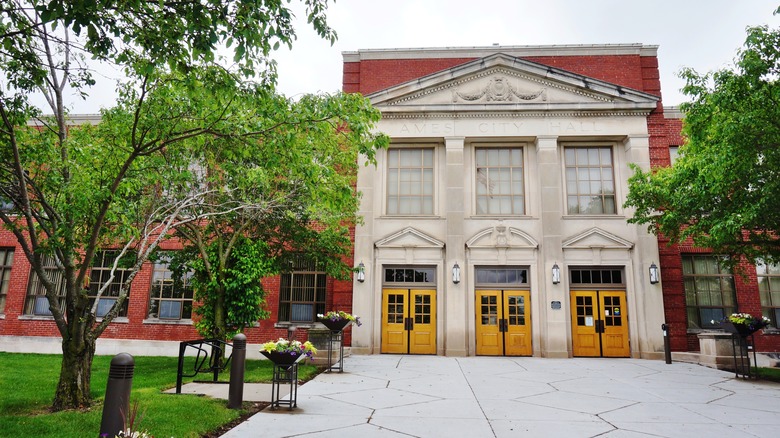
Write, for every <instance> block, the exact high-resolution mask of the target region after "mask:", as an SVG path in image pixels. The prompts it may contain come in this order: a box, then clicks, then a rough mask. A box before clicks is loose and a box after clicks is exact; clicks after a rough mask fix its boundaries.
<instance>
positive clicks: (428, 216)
mask: <svg viewBox="0 0 780 438" xmlns="http://www.w3.org/2000/svg"><path fill="white" fill-rule="evenodd" d="M378 219H430V220H444V218H443V217H441V216H439V215H435V214H385V215H381V216H379V218H378Z"/></svg>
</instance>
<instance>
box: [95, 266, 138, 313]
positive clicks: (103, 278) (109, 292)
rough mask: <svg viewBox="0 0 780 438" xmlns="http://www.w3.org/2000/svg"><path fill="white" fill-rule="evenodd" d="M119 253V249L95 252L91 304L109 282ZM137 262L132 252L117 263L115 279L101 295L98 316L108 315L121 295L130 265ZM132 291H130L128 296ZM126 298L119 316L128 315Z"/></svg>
mask: <svg viewBox="0 0 780 438" xmlns="http://www.w3.org/2000/svg"><path fill="white" fill-rule="evenodd" d="M118 255H119V251H99V252H98V253H97V254H95V258H94V260H93V261H92V269H91V271H90V276H89V299H90V305H92V304H93V303H94V302H95V300H96V299H97V294H98V291H99V290H100V288H101V287H102V286H103V285H104V284H105V283H107V282H108V279H109V278H110V277H111V269H112V268H113V266H114V260H116V258H117V256H118ZM134 262H135V256H134V255H132V254H126V255H125V256H124V257H123V258H122V259H121V260H119V264H118V265H117V268H116V271H115V272H114V279H113V280H112V281H111V283H110V284H109V286H108V288H107V289H106V291H105V292H103V295H102V296H101V297H100V301H99V302H98V306H97V317H98V318H102V317H104V316H106V314H107V313H108V311H109V310H111V307H113V305H114V303H115V302H116V300H117V297H119V292H120V290H121V289H122V286H123V285H124V284H125V281H126V280H127V277H128V276H129V275H130V269H129V268H130V267H131V266H132V265H133V263H134ZM129 296H130V292H129V291H128V298H129ZM128 301H129V299H128V300H126V301H125V302H124V304H123V305H122V308H121V309H119V313H118V316H127V302H128Z"/></svg>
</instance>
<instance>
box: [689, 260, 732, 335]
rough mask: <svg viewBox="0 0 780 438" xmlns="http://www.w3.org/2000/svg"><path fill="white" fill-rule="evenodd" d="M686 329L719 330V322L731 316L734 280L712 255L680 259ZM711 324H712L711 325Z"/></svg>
mask: <svg viewBox="0 0 780 438" xmlns="http://www.w3.org/2000/svg"><path fill="white" fill-rule="evenodd" d="M682 262H683V280H684V281H685V305H686V308H687V311H688V328H718V327H719V326H718V323H717V322H718V321H719V320H721V319H723V317H725V316H726V315H730V314H732V313H734V308H735V303H736V300H735V295H734V292H735V291H734V277H733V276H732V275H731V271H729V270H728V269H726V268H724V267H721V266H719V265H718V257H717V256H711V255H688V256H683V258H682ZM712 321H715V323H713V322H712Z"/></svg>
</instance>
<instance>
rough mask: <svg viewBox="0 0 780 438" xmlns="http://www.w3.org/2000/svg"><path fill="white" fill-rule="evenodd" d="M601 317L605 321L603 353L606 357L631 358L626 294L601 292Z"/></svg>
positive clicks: (602, 340) (602, 334)
mask: <svg viewBox="0 0 780 438" xmlns="http://www.w3.org/2000/svg"><path fill="white" fill-rule="evenodd" d="M599 304H600V306H599V307H600V310H601V317H602V319H603V320H604V326H603V332H602V333H601V351H602V353H601V354H602V355H603V356H605V357H629V356H631V348H630V347H629V343H628V315H627V314H626V307H627V306H626V293H625V292H612V291H609V292H605V291H601V292H599Z"/></svg>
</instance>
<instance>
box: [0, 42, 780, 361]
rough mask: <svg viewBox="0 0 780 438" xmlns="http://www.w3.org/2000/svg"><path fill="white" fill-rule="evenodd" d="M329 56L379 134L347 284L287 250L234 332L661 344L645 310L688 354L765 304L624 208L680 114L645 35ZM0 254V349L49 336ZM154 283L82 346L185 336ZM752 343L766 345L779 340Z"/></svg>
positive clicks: (408, 342)
mask: <svg viewBox="0 0 780 438" xmlns="http://www.w3.org/2000/svg"><path fill="white" fill-rule="evenodd" d="M343 56H344V76H343V89H344V91H346V92H360V93H362V94H364V95H366V96H368V97H369V98H370V99H371V100H372V102H373V103H374V105H375V106H376V107H377V108H379V109H380V110H381V111H382V113H383V119H382V121H381V122H380V125H379V129H380V130H382V131H383V132H385V133H387V134H388V135H390V136H391V138H392V139H393V142H392V144H391V146H390V148H388V150H386V151H381V152H380V154H379V155H378V165H377V166H376V167H373V166H368V167H365V166H362V167H361V168H360V171H359V174H358V190H360V191H361V192H362V193H363V198H362V204H361V212H360V214H361V215H362V216H363V217H364V223H363V224H362V225H360V226H358V227H357V229H356V230H354V241H355V250H354V265H355V266H358V265H360V266H362V267H363V274H364V279H363V281H358V280H354V281H336V280H334V279H331V278H325V277H324V276H323V275H322V274H320V273H318V272H316V269H312V268H311V267H307V266H303V265H302V266H300V267H298V268H297V270H296V271H295V272H293V273H291V274H285V275H283V276H280V277H276V278H269V279H266V280H264V282H263V283H264V286H265V288H266V290H267V292H268V295H267V302H268V310H269V311H270V312H271V318H270V319H269V320H265V321H260V322H259V323H258V325H257V326H256V327H253V328H250V329H248V331H247V335H248V340H249V342H250V343H252V344H254V343H260V342H263V341H265V340H267V339H272V338H275V337H279V336H283V335H284V334H285V333H286V331H287V328H288V327H290V326H296V327H299V328H302V329H307V328H312V327H317V324H316V323H314V322H313V321H311V319H312V318H311V317H310V315H312V314H313V313H315V314H316V313H317V310H322V311H324V310H330V309H335V308H337V309H345V310H350V309H351V310H352V311H353V313H355V314H357V315H360V316H361V319H362V321H363V322H364V325H363V327H361V328H360V329H357V330H355V329H352V336H353V337H352V339H350V338H349V336H348V338H347V341H348V343H349V342H350V340H351V345H352V350H353V351H354V352H356V353H363V354H374V353H401V354H442V355H455V356H466V355H521V356H522V355H535V356H544V357H571V356H608V357H642V358H660V357H663V339H662V332H661V329H660V325H661V323H663V322H667V323H669V324H670V325H671V340H672V347H673V350H675V351H691V350H697V349H698V341H697V338H696V334H697V333H698V332H700V331H702V330H708V329H711V328H712V327H710V326H708V324H707V321H709V319H708V318H709V317H710V316H712V317H715V316H717V315H718V314H719V312H720V313H724V314H725V313H730V312H731V311H734V310H739V311H743V312H750V313H753V314H759V313H761V312H762V311H764V312H766V313H772V314H773V315H776V314H777V313H780V312H778V310H777V309H778V308H780V297H778V294H779V293H780V275H778V271H777V270H776V269H769V268H766V267H758V271H757V270H756V268H755V267H749V266H748V267H747V272H752V273H753V274H751V275H748V276H747V277H744V278H743V277H739V276H735V275H732V274H730V273H724V272H714V271H713V269H716V268H713V267H712V260H713V259H712V258H711V254H710V253H709V252H708V251H706V250H701V249H697V248H692V247H690V246H684V245H680V246H672V247H669V246H667V245H666V242H664V241H663V240H660V241H659V239H657V238H656V237H655V236H654V235H652V234H648V233H647V231H646V229H645V228H644V227H638V226H634V225H630V224H628V223H627V222H626V219H627V218H628V217H630V216H631V211H629V210H626V209H624V208H623V206H622V205H623V202H624V200H625V197H626V194H627V190H628V188H627V179H628V177H629V176H630V175H631V170H630V168H629V163H635V164H637V165H639V166H640V167H642V168H645V169H648V168H650V167H651V166H660V165H668V164H669V163H670V162H671V160H672V159H673V157H674V156H675V154H676V148H677V147H678V146H680V145H681V144H682V143H683V141H682V138H681V136H680V127H681V123H680V122H681V120H680V115H679V113H678V112H677V111H675V110H674V109H669V108H666V109H665V108H664V107H663V105H662V101H661V87H660V81H659V72H658V59H657V47H656V46H647V45H641V44H626V45H572V46H513V47H507V46H491V47H472V48H446V49H387V50H361V51H357V52H345V53H344V55H343ZM167 245H168V246H167V247H166V248H165V249H168V250H175V249H176V246H175V244H173V243H168V244H167ZM109 259H110V253H106V254H105V257H103V258H101V260H109ZM654 266H657V267H658V268H660V282H658V281H656V280H655V279H652V278H651V276H650V269H651V267H654ZM0 269H1V270H2V271H0V280H2V282H3V283H2V289H0V349H4V350H11V351H22V350H26V351H29V350H39V351H52V352H57V351H59V345H58V342H59V341H58V338H57V332H56V328H55V326H54V324H53V322H52V321H51V317H50V316H47V315H46V309H45V308H44V306H37V305H36V300H37V299H38V298H37V296H38V295H37V294H38V293H39V292H38V289H37V286H36V280H35V278H34V275H30V272H29V264H28V262H27V260H26V259H25V257H24V256H23V254H22V252H21V250H19V249H18V248H17V246H16V241H15V239H14V238H13V236H12V235H10V234H9V233H7V232H6V231H0ZM95 269H96V271H99V270H100V266H96V268H95ZM751 269H752V271H751ZM756 272H758V274H760V275H756ZM93 278H99V277H98V276H97V274H93ZM299 280H301V281H299ZM759 282H760V283H761V285H762V286H761V291H762V292H761V293H759ZM172 283H174V282H173V279H171V278H170V273H169V271H167V270H166V266H165V265H164V263H160V264H157V265H154V264H152V263H147V264H146V265H145V266H144V268H143V271H142V272H141V273H140V275H138V276H137V277H136V279H135V280H134V282H133V285H132V288H131V293H130V299H129V304H128V307H127V310H126V313H125V314H124V315H123V316H122V317H121V318H119V319H118V320H117V321H116V322H115V323H114V324H112V326H111V327H110V328H109V329H108V330H106V332H105V334H104V335H103V336H102V337H101V338H100V340H99V341H98V353H101V352H103V353H112V352H116V351H132V352H134V353H136V354H140V353H143V352H146V353H147V354H176V353H177V351H178V350H177V346H176V344H177V342H178V341H181V340H187V339H194V338H197V337H198V335H197V333H196V331H195V329H194V328H193V326H192V321H191V319H190V318H189V316H190V315H191V313H190V312H191V307H192V305H193V303H192V297H191V291H188V290H187V289H186V284H184V283H182V284H178V283H176V284H177V286H176V287H179V288H183V289H178V290H177V291H176V292H167V291H169V290H170V288H166V285H170V284H172ZM185 283H186V282H185ZM301 284H306V285H308V286H305V288H304V289H306V291H307V292H306V293H305V294H303V295H300V296H299V297H298V298H295V297H294V295H295V294H296V292H294V289H295V287H296V286H295V285H301ZM700 284H707V285H710V286H706V287H704V286H699V285H700ZM714 285H717V288H716V287H715V286H714ZM705 294H709V295H708V296H710V297H711V300H710V301H708V302H707V303H704V302H703V301H701V300H699V299H698V298H697V297H701V296H704V295H705ZM773 294H774V295H773ZM303 296H307V297H310V298H305V299H301V297H303ZM686 296H688V297H689V298H688V301H686ZM762 296H763V297H765V300H764V301H763V302H762V301H761V297H762ZM712 297H719V298H718V299H716V298H712ZM107 299H108V300H109V302H107V303H106V305H108V304H110V297H109V298H107ZM772 299H774V300H775V301H772ZM718 300H719V301H718ZM716 301H717V302H716ZM713 303H715V304H713ZM312 309H314V312H313V311H312ZM307 315H308V316H307ZM307 319H308V320H307ZM772 319H773V320H774V319H775V318H774V317H772ZM302 331H303V330H302ZM304 336H305V334H304V333H301V334H300V335H299V337H304ZM756 342H757V346H758V350H759V351H778V350H780V337H779V336H774V335H772V334H769V335H760V336H758V337H757V341H756ZM254 350H256V349H253V348H250V351H254Z"/></svg>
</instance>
